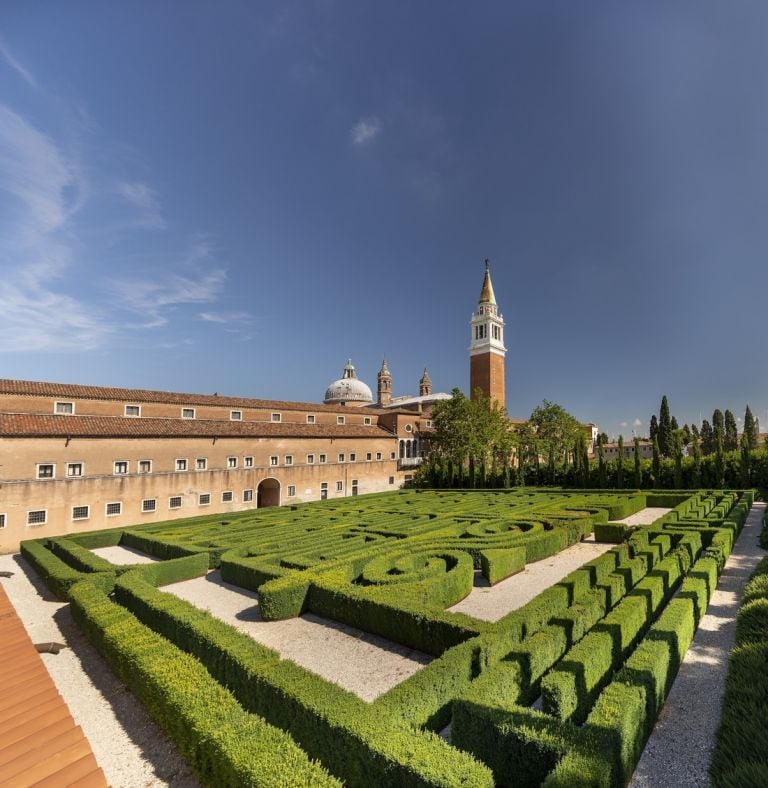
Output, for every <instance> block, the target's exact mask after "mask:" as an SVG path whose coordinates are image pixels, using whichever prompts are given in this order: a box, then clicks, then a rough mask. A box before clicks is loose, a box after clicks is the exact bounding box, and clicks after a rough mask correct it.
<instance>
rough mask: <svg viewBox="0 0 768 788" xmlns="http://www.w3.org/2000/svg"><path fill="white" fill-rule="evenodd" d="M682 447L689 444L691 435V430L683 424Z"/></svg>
mask: <svg viewBox="0 0 768 788" xmlns="http://www.w3.org/2000/svg"><path fill="white" fill-rule="evenodd" d="M682 435H683V446H687V445H688V444H689V443H690V442H691V437H692V435H693V433H692V432H691V428H690V427H689V426H688V425H687V424H683V433H682Z"/></svg>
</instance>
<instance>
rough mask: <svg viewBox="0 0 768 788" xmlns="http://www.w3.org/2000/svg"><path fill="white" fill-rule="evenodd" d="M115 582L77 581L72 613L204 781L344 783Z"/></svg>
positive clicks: (225, 783)
mask: <svg viewBox="0 0 768 788" xmlns="http://www.w3.org/2000/svg"><path fill="white" fill-rule="evenodd" d="M110 586H111V582H110V581H108V580H105V579H104V578H98V579H97V580H96V581H95V582H94V581H93V580H85V581H81V582H80V583H77V584H75V585H74V586H72V587H71V588H70V600H71V609H72V615H73V616H74V618H75V620H76V621H77V622H78V624H79V625H80V627H81V629H82V630H83V631H84V632H85V633H86V635H87V636H88V638H89V639H90V640H91V642H92V643H93V644H94V645H95V646H96V648H97V649H98V651H99V652H100V653H101V654H102V656H103V657H104V658H105V659H106V660H107V662H109V664H110V665H111V667H112V669H113V670H114V671H115V672H116V673H117V675H118V676H119V677H120V678H121V679H122V680H123V681H124V682H125V683H126V684H127V685H128V687H129V688H130V689H131V691H132V692H133V693H134V694H135V695H136V696H137V697H138V698H139V699H140V700H141V701H142V703H144V705H145V706H146V707H147V709H148V710H149V712H150V713H151V714H152V716H153V717H154V718H155V720H157V722H158V723H159V724H160V726H161V727H162V728H163V730H165V732H166V733H167V734H168V735H169V736H170V737H171V739H173V741H174V742H175V743H176V745H177V746H178V747H179V749H180V750H181V752H182V753H183V754H184V757H185V758H186V759H187V761H188V762H189V763H190V765H191V766H192V768H193V770H194V771H195V773H196V774H197V776H198V778H199V779H200V781H201V782H202V783H203V784H204V785H210V786H216V787H217V788H218V787H219V786H275V788H277V787H278V786H280V787H282V786H286V785H295V786H300V785H304V786H340V785H341V783H340V782H339V781H338V780H337V779H335V778H334V777H331V776H330V775H329V774H328V773H327V772H326V771H325V770H324V769H323V768H322V767H320V766H318V765H317V764H314V763H312V762H311V761H310V760H309V758H308V757H307V755H306V754H305V753H304V752H303V751H302V750H301V748H300V747H299V746H298V745H297V744H296V743H295V742H294V741H293V740H292V739H291V737H290V736H289V735H288V734H287V733H285V732H283V731H282V730H279V729H278V728H276V727H274V726H272V725H270V724H268V723H267V722H265V721H264V720H263V719H262V718H260V717H258V716H256V715H255V714H249V713H248V712H246V711H244V710H243V709H242V708H241V707H240V705H239V704H238V703H237V701H236V700H235V699H234V698H233V697H232V694H231V693H230V692H229V691H227V690H226V689H225V688H224V687H223V686H222V685H221V684H219V683H218V682H217V681H215V680H214V679H213V678H211V676H210V675H209V673H208V671H206V670H205V668H204V667H203V666H202V665H201V664H200V662H198V660H196V659H195V658H193V657H191V656H189V655H188V654H185V653H183V652H182V651H180V650H179V649H178V648H176V647H175V646H173V645H171V644H170V643H169V642H168V641H167V640H166V639H165V638H163V637H161V636H160V635H158V634H156V633H155V632H153V631H152V630H151V629H149V628H148V627H146V626H144V625H142V624H140V623H139V622H138V621H137V620H136V618H135V617H134V616H133V615H131V614H130V613H129V612H128V611H127V610H125V608H123V607H121V606H119V605H116V604H115V603H114V602H111V601H110V600H109V599H108V598H107V595H106V594H107V592H108V591H109V589H110Z"/></svg>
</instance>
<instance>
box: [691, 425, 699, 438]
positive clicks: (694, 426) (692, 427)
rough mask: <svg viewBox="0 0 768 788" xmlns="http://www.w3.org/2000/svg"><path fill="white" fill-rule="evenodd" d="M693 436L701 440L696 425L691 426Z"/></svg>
mask: <svg viewBox="0 0 768 788" xmlns="http://www.w3.org/2000/svg"><path fill="white" fill-rule="evenodd" d="M691 436H692V437H696V438H699V437H700V436H699V428H698V427H697V426H696V425H695V424H691Z"/></svg>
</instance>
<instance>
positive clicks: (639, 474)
mask: <svg viewBox="0 0 768 788" xmlns="http://www.w3.org/2000/svg"><path fill="white" fill-rule="evenodd" d="M634 485H635V487H637V489H638V490H639V489H640V488H641V487H642V486H643V467H642V465H641V464H640V438H637V437H636V438H635V478H634Z"/></svg>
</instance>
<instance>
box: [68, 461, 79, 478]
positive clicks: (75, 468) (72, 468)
mask: <svg viewBox="0 0 768 788" xmlns="http://www.w3.org/2000/svg"><path fill="white" fill-rule="evenodd" d="M82 475H83V463H82V462H68V463H67V476H82Z"/></svg>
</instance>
